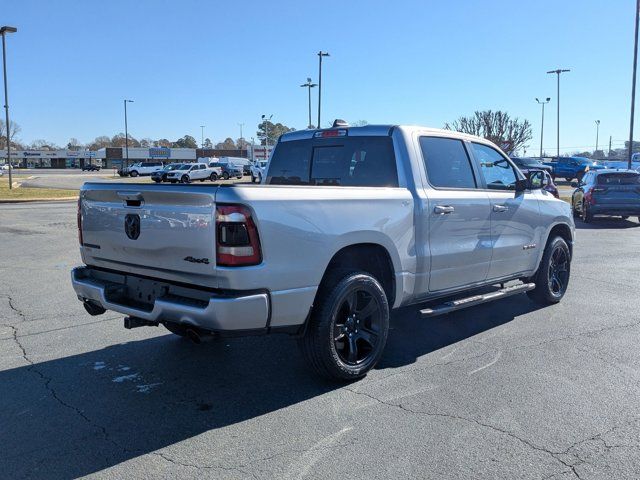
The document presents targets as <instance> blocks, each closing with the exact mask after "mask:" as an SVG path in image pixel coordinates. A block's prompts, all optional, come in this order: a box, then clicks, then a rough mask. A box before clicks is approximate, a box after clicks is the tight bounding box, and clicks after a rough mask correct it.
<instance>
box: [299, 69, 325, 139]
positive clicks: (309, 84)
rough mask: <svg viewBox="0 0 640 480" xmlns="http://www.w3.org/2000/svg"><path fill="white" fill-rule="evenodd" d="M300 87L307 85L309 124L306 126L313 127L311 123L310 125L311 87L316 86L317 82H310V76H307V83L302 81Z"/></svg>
mask: <svg viewBox="0 0 640 480" xmlns="http://www.w3.org/2000/svg"><path fill="white" fill-rule="evenodd" d="M300 86H301V87H307V90H308V91H309V125H308V126H307V128H310V129H311V128H313V125H311V89H312V88H313V87H317V86H318V84H317V83H312V82H311V78H310V77H307V83H303V84H302V85H300ZM318 128H320V127H318Z"/></svg>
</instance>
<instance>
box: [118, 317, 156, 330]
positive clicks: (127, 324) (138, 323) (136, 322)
mask: <svg viewBox="0 0 640 480" xmlns="http://www.w3.org/2000/svg"><path fill="white" fill-rule="evenodd" d="M157 326H158V322H151V321H149V320H144V319H143V318H138V317H124V328H126V329H127V330H131V329H132V328H139V327H157Z"/></svg>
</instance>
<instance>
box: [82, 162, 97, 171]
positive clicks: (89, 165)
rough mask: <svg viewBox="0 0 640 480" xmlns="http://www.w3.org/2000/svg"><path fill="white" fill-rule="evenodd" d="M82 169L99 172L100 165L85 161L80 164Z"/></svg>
mask: <svg viewBox="0 0 640 480" xmlns="http://www.w3.org/2000/svg"><path fill="white" fill-rule="evenodd" d="M82 171H83V172H99V171H100V167H99V166H98V165H93V164H92V163H85V164H84V165H83V166H82Z"/></svg>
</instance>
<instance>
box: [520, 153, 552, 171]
mask: <svg viewBox="0 0 640 480" xmlns="http://www.w3.org/2000/svg"><path fill="white" fill-rule="evenodd" d="M511 160H512V161H513V163H515V164H516V166H517V167H518V168H519V169H520V170H523V169H524V170H544V171H545V172H548V173H549V175H551V172H552V170H553V169H552V168H551V167H550V166H549V165H545V164H544V163H542V162H541V161H540V159H538V158H529V157H511Z"/></svg>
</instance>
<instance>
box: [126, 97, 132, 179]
mask: <svg viewBox="0 0 640 480" xmlns="http://www.w3.org/2000/svg"><path fill="white" fill-rule="evenodd" d="M127 103H133V100H126V99H125V100H124V149H125V151H126V158H127V161H126V163H125V168H129V130H128V126H127Z"/></svg>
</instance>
